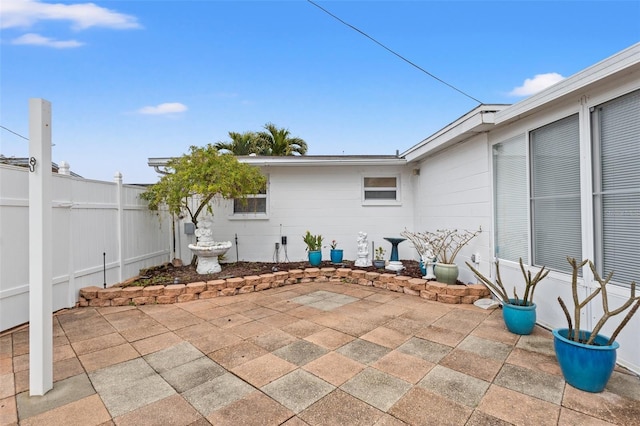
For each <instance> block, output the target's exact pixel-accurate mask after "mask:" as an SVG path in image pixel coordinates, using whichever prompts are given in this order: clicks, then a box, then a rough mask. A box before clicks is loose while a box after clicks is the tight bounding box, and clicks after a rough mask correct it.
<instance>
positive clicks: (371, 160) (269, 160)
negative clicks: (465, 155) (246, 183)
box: [147, 155, 407, 170]
mask: <svg viewBox="0 0 640 426" xmlns="http://www.w3.org/2000/svg"><path fill="white" fill-rule="evenodd" d="M237 158H238V161H239V162H241V163H246V164H251V165H253V166H262V167H264V166H278V167H280V166H282V167H298V166H403V165H405V164H407V160H405V159H404V158H401V157H396V156H380V157H376V156H370V157H367V156H362V157H359V156H344V157H341V156H326V157H324V156H318V157H314V156H313V155H311V156H307V155H304V156H295V157H293V156H289V157H251V156H240V157H237ZM169 160H171V157H159V158H149V159H148V162H147V164H148V165H149V167H154V168H156V170H158V168H159V167H165V166H166V164H167V162H168V161H169Z"/></svg>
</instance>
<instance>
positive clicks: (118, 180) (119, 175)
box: [114, 172, 125, 283]
mask: <svg viewBox="0 0 640 426" xmlns="http://www.w3.org/2000/svg"><path fill="white" fill-rule="evenodd" d="M114 180H115V182H116V197H117V202H118V282H120V283H121V282H122V281H123V276H124V260H125V259H124V238H125V235H124V191H123V188H122V173H120V172H116V174H115V175H114Z"/></svg>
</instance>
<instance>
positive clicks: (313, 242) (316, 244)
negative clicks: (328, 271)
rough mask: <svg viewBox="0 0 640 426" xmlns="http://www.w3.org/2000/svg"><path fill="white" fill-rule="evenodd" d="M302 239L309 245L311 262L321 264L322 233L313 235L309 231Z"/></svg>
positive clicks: (312, 264) (308, 250) (315, 264)
mask: <svg viewBox="0 0 640 426" xmlns="http://www.w3.org/2000/svg"><path fill="white" fill-rule="evenodd" d="M302 240H303V241H304V243H305V244H306V245H307V249H306V250H307V252H308V254H309V263H310V264H311V266H319V265H320V263H322V235H320V234H318V235H313V234H311V232H309V231H307V233H306V234H305V235H304V237H302Z"/></svg>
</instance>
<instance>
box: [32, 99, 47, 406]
mask: <svg viewBox="0 0 640 426" xmlns="http://www.w3.org/2000/svg"><path fill="white" fill-rule="evenodd" d="M29 171H30V173H29V394H30V395H32V396H33V395H38V396H41V395H44V394H45V393H47V392H48V391H49V390H51V389H52V388H53V318H52V312H53V289H52V287H53V284H52V277H53V260H52V254H53V242H52V238H53V232H52V230H51V228H52V225H53V213H52V207H51V198H52V197H51V186H52V184H51V180H52V177H51V102H49V101H46V100H44V99H39V98H32V99H29Z"/></svg>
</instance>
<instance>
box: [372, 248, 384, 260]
mask: <svg viewBox="0 0 640 426" xmlns="http://www.w3.org/2000/svg"><path fill="white" fill-rule="evenodd" d="M386 253H387V251H386V250H385V249H383V248H382V246H379V247H378V248H377V249H376V251H375V253H374V254H375V256H376V260H384V255H385V254H386Z"/></svg>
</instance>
